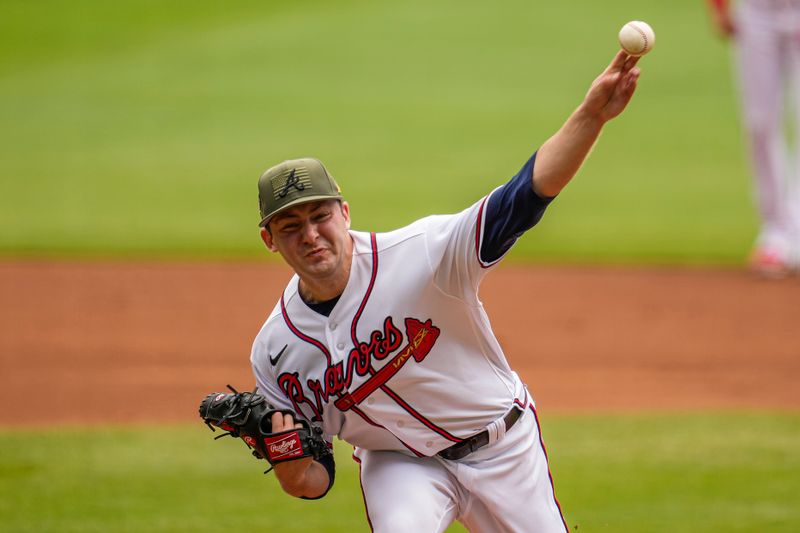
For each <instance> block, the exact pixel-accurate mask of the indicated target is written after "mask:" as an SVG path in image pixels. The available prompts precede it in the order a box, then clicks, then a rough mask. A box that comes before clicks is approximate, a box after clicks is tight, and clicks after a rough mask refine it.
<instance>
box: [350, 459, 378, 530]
mask: <svg viewBox="0 0 800 533" xmlns="http://www.w3.org/2000/svg"><path fill="white" fill-rule="evenodd" d="M353 461H355V462H356V463H358V486H359V487H361V498H362V499H363V500H364V514H366V515H367V523H368V524H369V530H370V531H373V532H374V531H375V528H374V527H372V520H370V518H369V507H368V506H367V494H366V493H365V492H364V483H363V482H362V481H361V459H359V458H358V457H356V454H355V453H354V454H353Z"/></svg>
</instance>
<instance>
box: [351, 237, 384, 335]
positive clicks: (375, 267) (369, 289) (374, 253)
mask: <svg viewBox="0 0 800 533" xmlns="http://www.w3.org/2000/svg"><path fill="white" fill-rule="evenodd" d="M369 242H370V244H371V245H372V275H371V276H370V278H369V286H368V287H367V292H366V293H365V294H364V299H363V300H361V305H360V306H359V307H358V311H356V314H355V315H353V323H352V324H351V325H350V337H351V338H352V339H353V346H354V347H357V346H358V337H356V326H358V320H359V319H360V318H361V313H362V312H363V311H364V307H366V305H367V300H369V297H370V295H371V294H372V288H373V287H374V286H375V278H377V277H378V242H377V239H376V238H375V232H372V233H370V234H369Z"/></svg>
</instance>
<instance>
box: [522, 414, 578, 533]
mask: <svg viewBox="0 0 800 533" xmlns="http://www.w3.org/2000/svg"><path fill="white" fill-rule="evenodd" d="M529 407H530V408H531V412H533V418H534V420H536V431H537V432H538V433H539V446H541V447H542V452H543V453H544V460H545V463H546V464H547V477H548V478H550V490H552V491H553V500H554V501H555V502H556V507H558V514H559V516H560V517H561V523H562V524H564V531H566V532H567V533H569V526H567V521H566V520H564V511H562V510H561V504H560V503H559V502H558V498H556V487H555V485H554V484H553V473H552V472H550V460H549V459H548V458H547V448H546V447H545V445H544V440H543V439H542V427H541V426H540V425H539V415H538V414H536V408H535V407H534V406H533V404H530V405H529Z"/></svg>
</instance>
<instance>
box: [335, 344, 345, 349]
mask: <svg viewBox="0 0 800 533" xmlns="http://www.w3.org/2000/svg"><path fill="white" fill-rule="evenodd" d="M336 347H337V348H338V349H340V350H344V343H343V342H340V343H339V344H337V345H336Z"/></svg>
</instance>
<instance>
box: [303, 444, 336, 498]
mask: <svg viewBox="0 0 800 533" xmlns="http://www.w3.org/2000/svg"><path fill="white" fill-rule="evenodd" d="M315 461H317V462H318V463H319V464H321V465H322V466H324V467H325V470H326V471H327V472H328V478H330V482H329V483H328V488H327V489H325V492H323V493H322V494H320V495H319V496H317V497H316V498H306V497H305V496H300V498H301V499H303V500H319V499H320V498H322V497H324V496H325V495H326V494H328V491H329V490H331V487H333V481H334V480H335V479H336V463H335V462H334V460H333V454H332V453H331V454H329V455H323V456H322V457H320V458H319V459H315Z"/></svg>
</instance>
